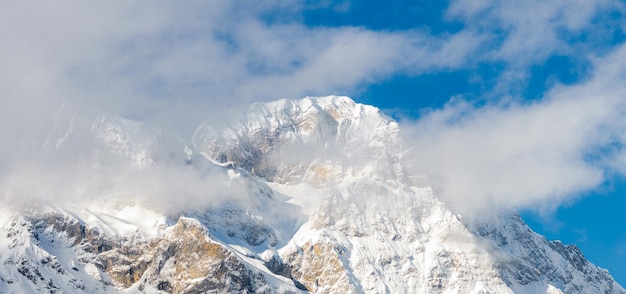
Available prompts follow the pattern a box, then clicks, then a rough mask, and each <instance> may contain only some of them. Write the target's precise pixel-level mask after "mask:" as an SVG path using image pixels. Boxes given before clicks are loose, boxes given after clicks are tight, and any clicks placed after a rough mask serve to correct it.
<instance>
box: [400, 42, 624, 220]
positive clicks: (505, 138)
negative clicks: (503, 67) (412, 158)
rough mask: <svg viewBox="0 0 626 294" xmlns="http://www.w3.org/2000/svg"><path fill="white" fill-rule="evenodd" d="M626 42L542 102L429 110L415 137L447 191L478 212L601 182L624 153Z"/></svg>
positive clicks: (452, 200)
mask: <svg viewBox="0 0 626 294" xmlns="http://www.w3.org/2000/svg"><path fill="white" fill-rule="evenodd" d="M624 60H626V46H622V47H621V48H618V49H616V50H615V51H614V52H613V53H611V54H610V55H607V56H605V57H603V58H597V59H596V60H595V63H594V66H595V70H594V74H593V77H592V78H591V79H590V80H588V81H586V82H584V83H582V84H580V85H576V86H569V87H567V86H557V87H555V88H553V89H552V90H551V91H549V92H548V93H546V95H545V97H544V98H543V99H542V100H541V101H536V102H529V103H525V104H516V103H509V104H505V105H487V106H483V107H474V106H472V105H470V104H469V103H467V102H464V101H463V100H459V101H452V102H451V103H449V104H448V105H446V106H445V107H444V108H443V109H440V110H434V111H432V112H430V113H427V114H425V115H424V116H423V117H422V118H421V119H420V120H419V121H418V122H417V123H416V125H414V126H412V129H411V131H410V133H409V137H411V138H412V139H414V141H413V144H414V146H415V150H416V157H417V158H418V166H421V167H423V168H424V170H425V171H426V172H428V174H429V175H430V177H431V180H432V182H433V185H434V186H435V188H436V189H437V193H438V194H439V197H440V198H441V199H442V200H443V201H444V202H447V203H449V204H450V206H451V207H453V208H454V209H456V210H458V211H460V212H463V213H466V214H468V213H469V214H471V213H475V212H477V211H478V212H480V211H484V210H486V209H494V208H505V209H510V208H522V207H531V206H536V205H543V206H548V207H550V206H552V207H555V206H557V205H559V204H560V203H562V201H564V200H566V199H571V197H575V196H576V195H579V194H580V193H582V192H585V191H588V190H590V189H593V188H596V187H598V186H599V185H600V184H602V183H603V182H604V181H605V179H606V174H607V173H611V172H614V171H616V170H620V171H621V172H623V171H624V168H623V165H622V166H618V167H616V166H615V163H616V162H620V161H619V160H621V159H622V158H624V154H625V151H624V150H622V145H624V143H626V141H624V138H625V137H624V133H625V131H626V123H625V122H626V96H625V95H624V93H626V87H625V86H624V83H623V81H624V80H625V78H626V72H625V71H624V70H623V69H624V68H626V67H625V66H626V64H625V63H624ZM599 150H601V151H599Z"/></svg>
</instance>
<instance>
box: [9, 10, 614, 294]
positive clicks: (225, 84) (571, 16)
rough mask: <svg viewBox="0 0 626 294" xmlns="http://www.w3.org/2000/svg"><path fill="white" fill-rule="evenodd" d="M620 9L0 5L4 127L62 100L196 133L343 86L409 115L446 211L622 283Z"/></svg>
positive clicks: (344, 91)
mask: <svg viewBox="0 0 626 294" xmlns="http://www.w3.org/2000/svg"><path fill="white" fill-rule="evenodd" d="M625 13H626V7H625V5H624V4H623V3H622V1H617V0H598V1H586V0H575V1H572V0H554V1H542V0H528V1H497V0H494V1H486V0H453V1H418V2H416V1H400V0H396V1H387V2H384V1H383V2H381V1H356V0H355V1H330V0H328V1H304V0H285V1H263V3H251V2H247V1H235V0H232V1H230V0H215V1H210V2H204V1H189V2H185V3H175V4H174V3H169V2H165V1H162V2H161V1H156V2H154V1H132V2H129V1H106V2H102V3H89V4H86V3H83V1H78V0H70V1H67V2H64V3H63V4H58V3H47V2H44V3H25V2H19V1H5V2H2V3H1V4H0V36H2V38H3V49H2V50H3V51H2V53H0V64H2V66H1V67H0V97H2V102H3V107H1V108H0V124H2V125H11V126H15V128H14V129H12V132H14V133H16V134H19V133H25V132H27V131H28V130H29V128H31V127H32V124H33V123H32V122H36V121H37V120H38V118H39V117H41V115H43V114H45V113H47V112H48V111H49V109H51V108H50V107H53V106H54V105H55V104H56V103H58V102H59V101H62V100H70V101H75V102H77V103H80V104H84V105H88V106H90V107H94V108H98V109H101V110H104V111H107V112H111V113H115V114H118V115H122V116H125V117H129V118H132V119H136V120H142V121H149V122H152V123H156V124H159V125H160V126H162V127H166V128H170V129H174V130H175V131H177V132H179V133H181V134H185V133H187V134H190V133H191V132H192V131H193V127H194V126H196V125H197V123H198V122H199V121H201V120H203V119H205V118H206V117H207V116H211V115H212V116H219V115H222V113H223V111H221V110H223V109H225V108H229V107H233V106H238V105H244V104H247V103H249V102H252V101H259V100H260V101H268V100H275V99H278V98H301V97H304V96H307V95H320V96H321V95H329V94H339V95H347V96H350V97H352V98H354V99H355V100H356V101H359V102H363V103H368V104H373V105H375V106H378V107H380V108H381V109H383V110H384V111H385V112H386V113H388V114H389V115H390V116H392V117H394V118H396V119H398V120H399V121H400V122H401V123H402V124H403V125H404V127H405V130H406V135H407V137H408V141H409V142H410V143H411V144H413V146H414V148H415V150H417V151H418V154H420V156H418V157H419V158H417V160H418V161H419V162H420V164H421V166H423V168H424V170H425V171H426V172H428V173H429V175H430V176H431V180H432V182H433V185H434V187H435V189H436V191H437V193H438V195H439V197H440V198H441V199H442V200H443V201H445V202H446V203H448V204H449V205H450V206H451V207H453V208H455V209H457V210H459V211H460V212H462V213H472V212H474V213H475V212H477V211H478V212H479V211H483V210H485V209H517V210H519V211H521V212H522V215H523V217H524V219H525V220H526V221H527V222H528V223H529V224H530V226H531V227H532V228H533V229H535V230H536V231H538V232H540V233H542V234H544V235H546V236H547V237H548V238H549V239H560V240H563V241H564V242H565V243H575V244H577V245H579V246H580V247H581V248H582V250H583V252H584V253H585V254H586V256H587V257H588V258H589V259H590V260H591V261H593V262H595V263H597V264H598V265H600V266H602V267H605V268H608V269H609V270H610V272H611V273H612V274H613V275H614V277H615V278H616V279H617V281H618V282H620V283H621V284H622V285H625V284H626V267H624V265H623V264H626V262H624V261H626V230H625V229H623V226H622V222H621V220H622V218H621V217H620V214H621V211H622V210H623V209H624V207H626V196H625V195H624V194H626V181H625V180H624V176H625V175H626V150H624V148H623V146H624V144H625V143H626V94H625V93H626V86H625V85H626V72H625V70H624V68H626V43H625V41H626V37H625V25H624V24H625V23H626V21H625V19H624V16H625ZM2 132H7V131H6V130H5V131H2ZM2 135H7V134H5V133H2ZM9 135H10V134H9ZM464 209H465V211H463V210H464Z"/></svg>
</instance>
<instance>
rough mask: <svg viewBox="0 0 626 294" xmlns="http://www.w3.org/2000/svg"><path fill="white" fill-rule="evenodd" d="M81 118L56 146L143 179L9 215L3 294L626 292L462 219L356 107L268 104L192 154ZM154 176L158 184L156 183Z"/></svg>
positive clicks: (517, 224)
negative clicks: (84, 145) (86, 198)
mask: <svg viewBox="0 0 626 294" xmlns="http://www.w3.org/2000/svg"><path fill="white" fill-rule="evenodd" d="M76 115H78V116H80V115H81V114H80V112H79V113H75V112H74V113H73V114H72V115H70V117H72V118H70V119H68V118H67V117H63V116H57V117H56V118H55V119H57V120H59V121H60V123H57V124H56V125H55V126H56V128H57V129H58V130H59V131H57V132H56V133H54V134H56V135H55V136H57V137H60V138H64V139H63V140H62V141H61V143H62V144H60V145H59V144H58V142H59V141H58V140H54V138H52V139H50V140H47V142H55V141H56V142H57V144H54V146H55V148H56V149H59V148H62V147H63V144H65V143H64V142H71V140H72V136H74V135H75V136H78V137H77V138H76V140H83V139H84V136H85V135H84V134H87V133H88V134H92V135H93V136H94V138H95V139H94V140H95V142H96V143H97V144H99V145H97V146H99V147H98V148H100V149H103V150H106V152H110V153H111V154H109V155H107V156H105V157H104V158H106V159H107V160H108V159H109V158H112V157H114V158H117V159H116V160H119V161H123V160H122V159H120V158H123V159H124V160H125V161H129V162H130V166H131V167H128V165H126V164H125V165H121V166H118V165H115V166H113V167H112V170H113V171H114V172H115V173H120V174H122V175H132V177H122V178H123V179H120V180H116V181H113V182H112V184H113V185H112V186H113V188H115V189H111V190H103V191H98V190H95V191H91V190H85V191H82V192H81V191H78V193H79V194H80V193H88V192H98V193H100V194H101V195H99V197H96V198H95V199H93V198H90V199H91V200H92V201H91V202H93V203H89V204H81V203H74V205H73V206H71V205H69V204H65V203H61V204H57V203H48V204H44V205H40V207H31V208H29V209H27V210H23V209H22V210H20V211H21V212H19V213H17V212H14V211H13V212H8V211H5V212H4V213H3V215H4V216H9V217H6V219H5V220H3V221H2V223H1V224H0V231H1V232H2V233H3V234H6V236H7V239H6V240H5V242H4V244H0V248H2V249H1V250H2V251H0V261H1V262H3V264H4V265H5V269H4V270H1V271H0V290H2V291H6V292H12V291H20V290H24V289H30V290H32V291H47V292H67V291H70V292H74V291H84V292H94V293H100V292H132V293H135V292H142V291H143V292H158V291H164V292H175V293H193V292H201V291H209V292H211V291H214V292H220V291H230V292H259V293H275V292H279V293H289V292H293V293H297V292H305V291H309V292H314V293H327V292H344V293H363V292H365V293H389V292H393V293H397V292H405V293H451V292H467V293H480V292H481V291H482V292H483V293H484V292H486V293H513V292H515V293H538V292H545V293H561V292H562V293H626V291H624V289H623V288H621V287H620V286H619V285H618V284H617V283H616V282H615V281H614V280H613V279H612V278H611V277H610V275H609V274H608V272H607V271H606V270H603V269H600V268H598V267H597V266H595V265H593V264H591V263H589V262H588V261H587V260H586V259H584V256H583V255H582V253H581V252H580V250H578V249H577V248H576V247H573V246H569V245H568V246H564V245H562V244H560V243H559V242H550V241H547V240H546V239H545V238H543V237H541V236H539V235H537V234H536V233H534V232H532V231H531V230H530V229H529V228H528V227H527V226H526V225H525V224H524V223H523V221H522V220H521V218H519V216H518V215H517V214H515V213H514V212H503V213H502V214H501V215H498V216H493V217H484V218H476V219H470V218H462V217H460V216H458V215H456V214H455V213H453V212H452V211H450V210H449V209H448V208H447V207H446V205H445V204H444V203H442V202H441V201H439V200H438V199H437V197H436V195H435V194H434V192H433V190H432V188H431V187H430V186H429V185H428V177H427V175H425V174H422V173H419V172H417V171H416V170H415V168H414V167H413V166H412V164H413V162H411V161H410V160H408V159H407V157H408V156H412V154H410V153H407V152H408V151H407V150H409V148H407V146H405V143H404V142H403V138H402V131H401V129H400V127H399V126H398V124H397V123H396V122H394V121H393V120H391V119H389V118H388V117H386V116H385V115H384V114H382V113H381V112H380V110H378V109H377V108H375V107H372V106H367V105H362V104H359V103H356V102H354V101H353V100H352V99H350V98H348V97H341V96H327V97H307V98H304V99H301V100H289V99H282V100H278V101H275V102H269V103H256V104H253V105H251V106H250V107H249V109H248V112H247V113H245V114H243V115H242V116H240V117H235V118H233V119H232V120H231V121H227V122H224V121H221V122H211V121H207V122H204V123H202V124H201V125H200V126H199V127H198V129H197V130H196V131H195V132H194V135H193V137H192V138H191V145H189V146H187V145H185V144H183V143H181V140H178V139H177V138H176V139H174V138H166V137H163V136H164V135H163V133H160V132H159V131H155V130H150V127H146V128H145V129H144V127H143V125H141V124H136V123H133V122H130V121H126V120H120V119H116V118H106V117H101V116H98V115H95V118H94V116H93V115H92V116H91V117H88V118H84V119H78V118H76V117H73V116H76ZM79 120H80V121H82V124H81V125H80V126H78V125H76V122H77V121H79ZM72 122H73V123H72ZM53 125H54V124H53ZM80 127H82V128H83V130H84V131H83V132H77V131H76V129H77V128H80ZM64 130H73V131H72V132H64ZM54 134H52V135H51V136H53V135H54ZM68 140H69V141H68ZM78 145H80V144H78ZM47 146H52V145H50V144H48V145H47ZM155 146H156V147H155ZM103 152H104V151H103ZM70 153H71V152H70ZM88 154H90V153H89V152H88ZM99 156H101V154H99ZM98 158H100V157H98ZM88 159H92V157H87V159H85V160H88ZM115 162H117V161H115ZM122 168H123V169H124V170H122ZM95 169H96V170H99V167H96V168H95ZM126 169H128V170H130V171H129V172H126V171H125V170H126ZM87 171H92V169H88V170H87ZM99 175H100V177H101V178H102V177H107V176H110V175H111V174H110V171H108V170H107V171H106V172H100V173H99ZM151 176H154V177H155V178H156V179H157V180H159V181H162V182H163V183H162V185H161V186H159V188H158V189H157V188H152V189H146V186H148V185H154V182H153V181H146V180H145V179H144V178H143V177H151ZM190 179H191V180H190ZM126 180H139V181H138V183H127V182H126ZM94 181H96V182H97V181H98V179H95V180H94ZM178 182H182V183H183V184H176V183H178ZM16 192H19V191H16ZM53 192H54V191H53ZM142 193H143V194H146V195H139V196H138V195H135V194H142ZM186 193H187V194H192V196H188V195H185V194H186ZM179 194H180V195H179ZM116 195H117V196H116ZM157 196H158V197H157ZM154 198H163V199H161V200H159V201H154ZM207 199H209V200H207ZM151 201H152V202H154V203H151ZM187 233H189V234H187ZM9 235H11V237H8V236H9ZM194 256H195V257H194ZM176 264H186V265H187V266H186V267H183V266H176ZM39 268H41V269H39ZM74 268H75V269H74ZM59 269H60V270H59Z"/></svg>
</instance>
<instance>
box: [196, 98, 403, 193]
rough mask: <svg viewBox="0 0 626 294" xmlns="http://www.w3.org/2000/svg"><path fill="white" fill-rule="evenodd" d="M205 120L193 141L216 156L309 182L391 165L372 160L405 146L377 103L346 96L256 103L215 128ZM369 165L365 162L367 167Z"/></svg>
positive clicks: (254, 170) (285, 179) (262, 173)
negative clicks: (359, 100) (357, 101)
mask: <svg viewBox="0 0 626 294" xmlns="http://www.w3.org/2000/svg"><path fill="white" fill-rule="evenodd" d="M215 125H216V124H214V123H212V122H210V121H207V122H205V123H203V124H202V125H201V126H200V127H199V128H198V129H197V130H196V132H195V134H194V137H193V140H192V141H193V142H194V145H195V147H196V148H197V149H199V150H201V151H202V152H204V153H205V154H206V155H207V156H208V157H210V158H212V159H213V160H216V161H218V162H233V163H234V164H236V165H237V166H239V167H242V168H244V169H246V170H248V171H250V172H252V173H253V174H256V175H258V176H261V177H264V178H266V179H268V180H272V181H281V182H294V181H296V182H298V181H301V180H302V179H310V180H311V182H312V183H321V182H325V179H326V178H328V179H330V177H329V176H328V173H330V174H332V175H333V177H336V176H338V174H337V172H338V171H340V170H342V171H344V172H345V171H347V169H349V168H352V171H353V172H355V173H361V172H375V171H377V170H378V171H382V170H383V169H385V168H386V169H389V168H392V167H390V166H391V165H393V164H394V162H376V163H375V164H377V165H378V164H381V165H389V166H386V167H372V164H374V162H375V161H377V160H379V159H382V158H385V160H386V159H387V158H395V159H392V160H391V161H394V160H396V161H397V157H399V156H400V154H401V153H402V150H403V149H404V148H405V147H404V146H403V145H402V142H401V136H400V134H401V132H400V129H399V127H398V124H397V123H396V122H394V121H392V120H391V119H389V118H387V117H386V116H385V115H384V114H382V113H381V112H380V111H379V110H378V109H377V108H375V107H372V106H368V105H363V104H359V103H355V102H354V101H353V100H351V99H350V98H348V97H341V96H327V97H307V98H304V99H301V100H289V99H281V100H278V101H274V102H266V103H255V104H253V105H251V106H250V107H249V110H248V112H247V113H246V114H245V115H244V116H241V117H237V118H233V119H232V120H231V121H228V122H226V123H220V125H222V126H223V127H221V128H218V129H217V130H216V127H215ZM367 166H369V167H367Z"/></svg>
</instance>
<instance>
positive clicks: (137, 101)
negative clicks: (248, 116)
mask: <svg viewBox="0 0 626 294" xmlns="http://www.w3.org/2000/svg"><path fill="white" fill-rule="evenodd" d="M301 9H304V4H302V3H299V2H297V1H294V2H271V3H268V4H255V5H251V4H249V3H246V2H239V1H212V2H211V3H204V2H190V3H184V4H182V3H181V4H176V5H174V4H168V3H167V2H160V1H159V2H147V1H138V2H135V1H133V2H124V1H108V2H107V3H102V4H92V3H90V4H87V3H83V2H80V1H72V2H66V3H65V4H56V3H55V4H48V3H37V4H29V3H19V2H4V3H3V4H2V9H0V34H1V35H2V36H4V40H3V53H2V56H0V63H1V64H2V65H3V66H2V67H1V68H0V81H3V82H2V84H1V86H2V87H0V95H1V96H2V97H6V98H3V99H5V101H12V103H14V104H17V103H18V102H19V101H25V99H29V100H28V103H24V104H27V105H30V107H32V105H38V104H40V102H41V101H44V100H49V99H52V98H59V99H61V98H63V99H70V100H73V101H76V102H78V103H84V104H88V105H92V106H94V107H96V108H99V109H105V110H107V111H110V112H114V113H118V114H122V115H124V116H129V117H131V118H135V119H140V120H143V119H146V118H148V119H151V120H157V121H160V122H161V123H162V124H165V125H168V124H181V121H186V122H185V123H184V125H182V126H175V127H176V128H183V129H184V128H186V131H187V132H191V130H190V129H189V128H191V127H193V126H194V125H195V123H196V121H197V120H199V119H202V118H204V117H206V116H208V115H209V113H211V112H216V111H215V108H222V107H225V106H233V105H237V104H240V103H246V104H247V102H250V101H255V100H274V99H277V98H281V97H303V96H306V95H326V94H330V93H335V92H338V91H348V90H353V89H355V88H356V87H359V86H360V85H362V84H364V83H371V82H378V81H381V80H383V79H385V78H387V77H389V76H391V75H394V74H397V73H409V74H416V73H421V72H424V71H430V70H435V69H442V68H456V67H459V66H461V65H463V64H464V63H465V62H466V60H467V58H466V56H468V55H469V54H471V53H472V52H473V50H474V49H475V48H476V46H477V44H479V43H480V42H479V41H480V39H479V38H478V37H476V36H475V35H473V34H472V33H469V32H462V33H459V34H457V35H451V36H446V37H433V36H430V35H428V34H426V33H423V32H418V31H400V32H374V31H370V30H368V29H366V28H353V27H339V28H326V27H306V26H304V25H302V24H301V23H299V22H298V21H299V20H300V16H299V13H300V12H301ZM268 14H278V15H281V16H282V18H280V19H279V21H273V22H266V21H263V19H264V17H265V16H266V15H268ZM30 111H32V109H30ZM35 117H36V116H35ZM194 120H196V121H194Z"/></svg>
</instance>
